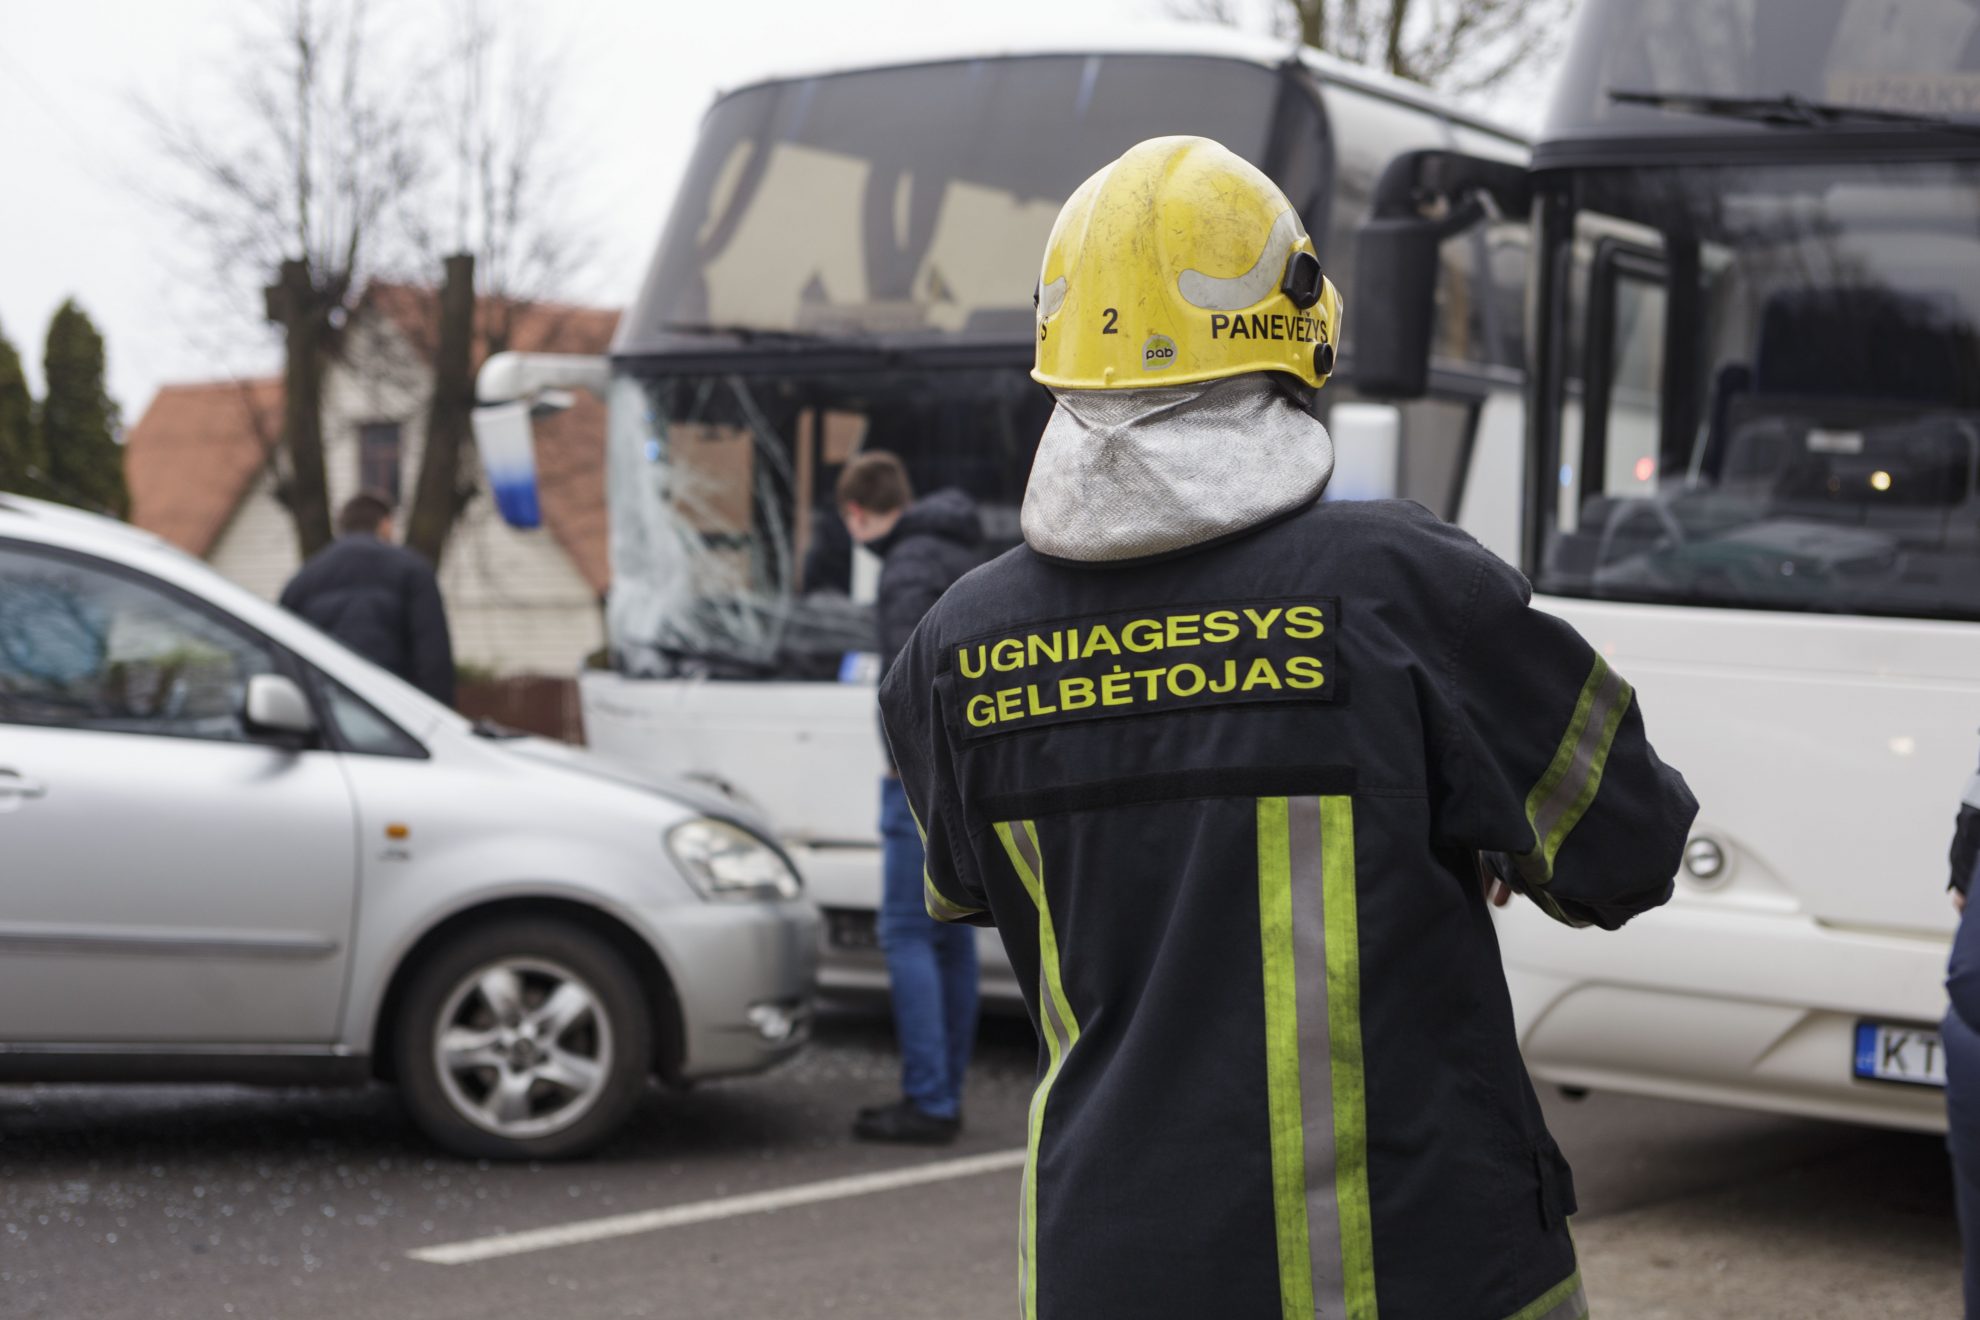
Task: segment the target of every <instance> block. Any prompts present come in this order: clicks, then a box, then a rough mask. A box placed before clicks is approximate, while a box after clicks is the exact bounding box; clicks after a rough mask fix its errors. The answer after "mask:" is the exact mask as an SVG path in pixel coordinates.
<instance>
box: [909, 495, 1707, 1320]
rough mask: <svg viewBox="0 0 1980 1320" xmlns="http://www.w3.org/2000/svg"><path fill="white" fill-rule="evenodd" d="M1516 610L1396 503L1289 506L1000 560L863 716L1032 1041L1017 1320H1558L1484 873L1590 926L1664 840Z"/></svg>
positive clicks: (947, 611) (1653, 801)
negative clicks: (874, 726) (1258, 524)
mask: <svg viewBox="0 0 1980 1320" xmlns="http://www.w3.org/2000/svg"><path fill="white" fill-rule="evenodd" d="M1528 595H1529V589H1528V587H1527V585H1526V583H1525V580H1524V579H1523V578H1521V577H1520V575H1519V574H1518V573H1516V572H1515V571H1513V570H1512V569H1510V568H1508V567H1507V566H1506V565H1505V564H1504V563H1503V562H1502V561H1500V560H1498V559H1497V558H1495V557H1494V556H1492V555H1491V554H1490V553H1488V552H1487V551H1485V550H1484V549H1483V548H1481V547H1480V546H1478V544H1477V543H1476V542H1474V541H1472V540H1471V539H1470V538H1469V537H1467V536H1465V535H1464V534H1463V533H1461V532H1458V531H1456V530H1455V529H1452V528H1450V527H1447V526H1445V525H1444V524H1442V523H1440V522H1438V521H1437V520H1436V519H1435V518H1433V517H1431V516H1430V515H1429V514H1428V513H1427V512H1426V511H1424V510H1423V509H1421V508H1420V507H1419V506H1415V505H1408V504H1401V503H1394V502H1381V503H1371V504H1347V503H1342V504H1316V505H1313V506H1311V507H1309V508H1308V509H1306V510H1304V511H1302V512H1300V513H1298V514H1297V515H1295V516H1293V517H1292V518H1290V519H1287V520H1285V521H1283V522H1280V523H1277V524H1275V525H1272V526H1270V527H1267V528H1264V529H1261V530H1258V531H1255V532H1253V533H1251V534H1249V535H1246V536H1243V537H1240V538H1238V539H1236V540H1232V541H1229V542H1226V543H1223V544H1221V545H1217V546H1212V547H1209V548H1205V549H1200V550H1198V551H1196V552H1193V553H1190V554H1187V555H1185V556H1182V557H1180V558H1175V559H1170V560H1167V561H1164V562H1159V563H1145V564H1140V565H1128V566H1120V567H1112V568H1107V569H1096V568H1091V567H1077V566H1069V565H1061V564H1054V563H1051V562H1048V561H1046V560H1044V559H1041V558H1040V557H1039V556H1037V555H1035V554H1033V553H1031V552H1030V551H1029V550H1026V549H1024V548H1022V547H1020V548H1019V549H1017V550H1014V551H1012V552H1011V553H1009V554H1007V555H1005V556H1003V557H1002V558H1000V559H998V560H997V561H995V562H994V563H991V564H989V565H986V566H985V567H983V568H981V569H979V570H977V571H976V572H974V573H972V574H970V575H969V576H968V577H966V578H964V579H963V580H962V581H961V582H959V583H958V584H957V585H956V586H955V588H954V589H952V590H951V591H950V592H949V593H948V595H947V596H945V597H944V598H943V600H942V601H941V603H940V604H939V605H937V606H936V608H935V609H934V610H933V611H932V612H931V613H930V615H929V616H928V618H927V619H926V621H925V622H924V623H923V624H922V626H921V628H920V629H919V630H918V631H917V632H916V634H915V636H914V638H913V639H912V640H911V641H910V643H909V644H908V647H907V649H906V650H905V652H903V654H902V656H901V658H900V660H899V662H898V663H897V664H896V665H895V667H894V669H893V670H892V671H891V672H890V674H889V676H888V678H887V680H886V682H885V684H884V685H883V688H882V694H881V704H882V708H883V712H884V715H885V720H886V725H887V732H888V736H889V739H890V742H891V744H892V747H893V751H894V754H895V756H896V758H897V759H898V763H899V765H900V769H901V775H902V779H903V781H904V783H905V785H906V788H907V792H908V797H909V800H910V802H911V803H912V805H913V807H914V810H915V813H916V815H917V818H918V820H919V821H920V823H921V825H922V826H923V831H924V834H925V836H926V840H927V845H928V846H927V852H928V872H927V895H928V906H929V910H930V911H931V912H933V913H934V914H935V915H936V916H938V917H940V918H943V919H945V920H962V921H971V922H975V923H979V924H982V923H991V922H994V924H996V925H997V926H998V927H999V929H1000V930H1001V932H1002V934H1003V937H1004V942H1005V947H1006V948H1007V949H1008V951H1009V953H1010V956H1011V961H1012V963H1013V965H1014V966H1015V967H1016V969H1017V971H1018V975H1019V981H1020V984H1021V985H1023V986H1024V987H1025V994H1026V1000H1027V1003H1028V1006H1029V1008H1030V1011H1031V1016H1032V1020H1033V1023H1034V1024H1035V1025H1036V1027H1037V1028H1038V1032H1039V1036H1040V1040H1041V1044H1042V1049H1041V1057H1040V1076H1039V1081H1038V1086H1037V1089H1036V1091H1035V1093H1034V1098H1033V1101H1032V1105H1031V1110H1030V1114H1029V1131H1028V1134H1027V1140H1028V1146H1029V1152H1030V1158H1029V1159H1028V1161H1027V1164H1026V1168H1025V1175H1024V1179H1023V1193H1022V1205H1021V1219H1020V1232H1019V1248H1020V1250H1019V1260H1020V1280H1021V1288H1022V1296H1023V1299H1024V1309H1023V1314H1024V1315H1026V1316H1027V1317H1046V1318H1047V1320H1069V1318H1072V1317H1082V1318H1083V1317H1096V1316H1129V1315H1132V1316H1137V1317H1171V1316H1173V1317H1200V1316H1208V1315H1219V1316H1244V1317H1251V1316H1267V1315H1272V1316H1285V1317H1294V1316H1297V1317H1300V1318H1301V1320H1307V1318H1308V1317H1315V1316H1323V1317H1330V1318H1331V1317H1340V1316H1345V1317H1350V1318H1351V1320H1372V1318H1373V1317H1376V1316H1381V1317H1395V1318H1401V1320H1409V1318H1410V1317H1422V1318H1424V1320H1430V1318H1432V1317H1434V1318H1435V1320H1506V1318H1507V1317H1517V1318H1518V1320H1543V1318H1544V1320H1576V1318H1577V1317H1580V1316H1583V1315H1585V1314H1586V1311H1587V1303H1586V1300H1585V1296H1584V1294H1583V1293H1582V1291H1581V1287H1580V1282H1579V1278H1578V1275H1577V1274H1576V1267H1575V1260H1574V1251H1573V1246H1572V1243H1571V1242H1570V1240H1569V1238H1568V1233H1567V1226H1566V1217H1567V1215H1569V1214H1570V1213H1572V1212H1573V1210H1574V1208H1575V1204H1574V1192H1573V1187H1572V1180H1571V1177H1570V1174H1569V1171H1568V1167H1567V1164H1566V1162H1565V1161H1564V1160H1563V1159H1562V1157H1561V1154H1560V1152H1559V1150H1558V1148H1557V1147H1556V1146H1555V1144H1554V1142H1553V1140H1552V1138H1551V1137H1550V1136H1549V1135H1548V1133H1547V1130H1546V1127H1545V1125H1544V1123H1543V1122H1542V1118H1541V1113H1540V1109H1539V1105H1538V1103H1537V1101H1536V1099H1535V1097H1534V1094H1533V1090H1532V1087H1531V1085H1530V1083H1529V1081H1528V1079H1527V1076H1526V1071H1525V1068H1524V1066H1523V1064H1522V1062H1521V1060H1520V1057H1519V1052H1518V1047H1517V1041H1516V1040H1515V1033H1514V1026H1513V1019H1512V1011H1511V1007H1510V1004H1509V1002H1508V997H1507V993H1506V985H1505V978H1504V975H1503V972H1502V970H1501V968H1500V963H1499V954H1498V947H1497V943H1496V940H1495V938H1494V933H1493V925H1492V918H1491V916H1490V914H1489V911H1488V909H1487V908H1486V906H1485V903H1484V900H1483V898H1482V896H1481V894H1480V890H1479V883H1478V869H1477V866H1478V863H1477V855H1478V854H1479V853H1481V852H1485V853H1495V854H1501V855H1503V857H1504V859H1506V860H1505V862H1504V865H1505V866H1506V868H1507V870H1508V873H1509V874H1511V875H1512V876H1513V878H1514V879H1515V880H1516V882H1517V883H1518V885H1519V887H1520V888H1521V889H1522V890H1523V891H1524V892H1525V893H1527V894H1528V895H1529V896H1530V897H1531V898H1532V899H1533V900H1534V901H1536V902H1537V903H1539V904H1540V905H1541V906H1542V907H1543V908H1545V909H1546V910H1547V911H1548V912H1549V913H1550V914H1552V915H1553V916H1555V917H1557V918H1559V919H1561V920H1564V921H1569V922H1572V923H1575V924H1592V925H1599V926H1603V927H1609V928H1613V927H1615V926H1618V925H1620V924H1622V923H1623V922H1624V921H1626V920H1628V919H1629V918H1630V917H1631V916H1633V915H1635V914H1636V913H1638V912H1641V911H1643V910H1644V909H1646V908H1650V907H1654V906H1655V905H1657V904H1659V903H1661V902H1663V901H1664V900H1665V899H1666V898H1668V897H1669V895H1670V892H1671V879H1672V877H1673V876H1674V875H1675V873H1676V870H1677V866H1678V862H1679V857H1680V853H1681V851H1682V847H1683V841H1684V838H1685V834H1686V831H1687V829H1688V827H1689V825H1690V822H1691V819H1692V816H1693V814H1694V813H1695V810H1696V804H1695V803H1694V801H1693V800H1692V797H1691V795H1690V793H1689V792H1688V791H1687V789H1686V788H1685V786H1684V782H1683V780H1682V779H1681V778H1680V777H1679V776H1678V775H1677V773H1676V772H1675V771H1673V770H1671V769H1669V768H1668V767H1666V766H1664V765H1663V763H1662V762H1660V761H1659V760H1658V759H1657V757H1656V754H1655V753H1654V752H1653V751H1652V750H1651V748H1650V745H1649V743H1648V742H1647V741H1646V740H1645V737H1644V731H1643V721H1642V716H1641V713H1640V711H1639V709H1638V706H1637V703H1636V701H1635V697H1634V693H1633V692H1632V690H1631V689H1630V687H1629V685H1628V683H1627V682H1625V681H1624V680H1623V678H1622V677H1621V675H1620V674H1619V673H1617V672H1616V670H1615V669H1613V668H1611V667H1610V665H1609V663H1608V662H1607V660H1606V659H1605V658H1603V657H1601V656H1598V655H1597V654H1596V653H1595V651H1594V650H1592V649H1591V648H1590V647H1589V645H1588V644H1587V643H1586V642H1585V641H1583V640H1582V638H1581V637H1580V636H1579V635H1578V634H1576V633H1575V632H1574V631H1573V629H1571V628H1570V627H1568V626H1567V625H1566V624H1564V623H1562V622H1560V621H1559V620H1556V619H1554V618H1552V617H1550V616H1547V615H1544V614H1541V613H1539V612H1537V611H1534V610H1532V609H1530V608H1529V607H1528V604H1527V599H1528ZM1590 938H1599V936H1594V935H1591V936H1590Z"/></svg>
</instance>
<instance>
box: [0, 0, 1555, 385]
mask: <svg viewBox="0 0 1980 1320" xmlns="http://www.w3.org/2000/svg"><path fill="white" fill-rule="evenodd" d="M246 2H247V3H252V2H253V0H246ZM371 3H372V7H373V12H374V14H375V15H376V16H377V18H378V20H379V23H378V24H377V25H375V26H382V24H383V23H384V22H386V21H388V20H390V19H391V18H392V16H393V15H394V14H395V12H396V13H405V12H408V11H410V12H414V13H417V12H420V11H421V9H422V8H424V9H425V12H429V13H430V12H431V7H422V6H418V5H416V4H413V3H412V0H371ZM243 8H244V0H61V3H47V2H46V0H0V32H4V34H5V35H4V37H0V180H4V181H5V185H4V188H0V331H4V332H5V334H6V336H7V337H8V338H9V339H10V340H12V341H13V343H14V345H15V347H16V348H18V349H19V350H20V351H21V356H22V358H23V359H24V361H25V363H26V365H27V368H28V372H29V377H30V380H31V382H32V384H33V388H34V389H35V390H36V392H37V393H39V391H40V388H41V351H42V346H41V341H42V336H43V334H44V333H45V331H46V328H47V324H48V318H49V316H50V315H51V314H52V313H53V312H54V310H55V308H56V306H57V305H59V304H60V302H61V301H62V299H63V298H65V297H70V296H73V297H74V298H76V299H77V301H78V302H80V303H81V304H82V306H83V307H84V308H85V309H86V310H87V311H88V312H89V313H90V315H91V316H92V317H94V318H95V320H96V322H97V325H98V328H99V329H101V330H102V331H103V333H104V335H105V337H106V339H107V341H108V352H109V367H110V387H111V393H112V394H113V395H115V396H116V398H117V399H118V401H119V402H120V403H121V404H122V405H123V409H124V416H125V420H126V422H127V423H130V422H135V421H136V420H137V418H138V417H139V415H141V414H142V412H143V410H144V407H145V405H146V404H147V403H148V402H149V401H150V398H151V395H152V392H153V391H154V390H155V389H156V388H157V386H158V385H159V384H160V383H162V382H165V381H173V380H197V379H206V378H212V377H217V376H226V375H229V374H259V373H262V372H272V371H274V370H277V369H279V354H278V353H277V351H276V348H275V343H274V340H273V338H272V335H271V334H269V333H266V332H259V331H257V330H255V329H254V328H253V327H251V326H230V327H226V331H227V332H226V333H220V332H219V330H220V328H217V327H215V326H214V325H213V324H212V323H213V321H214V320H215V315H214V310H213V309H214V305H215V304H214V300H213V299H212V298H211V296H210V293H209V291H207V290H203V289H202V288H201V287H200V284H199V273H200V271H201V270H202V260H203V254H202V251H201V249H200V248H199V246H198V244H197V243H196V242H195V241H194V240H193V239H192V238H191V237H190V236H189V235H188V234H187V233H186V232H185V230H184V226H183V224H182V222H180V221H179V220H178V219H177V218H175V217H174V216H173V215H171V214H170V213H168V212H166V211H165V210H163V209H162V208H161V207H159V206H158V205H157V204H156V203H155V202H153V201H150V200H147V197H148V195H150V194H155V193H156V191H157V190H158V189H159V188H160V187H161V186H162V185H163V183H164V179H165V176H164V175H162V173H161V167H160V165H159V163H158V161H157V160H156V159H155V152H154V151H153V149H152V146H151V141H150V138H149V135H148V133H147V130H146V128H145V126H144V124H143V123H142V122H141V120H140V119H139V117H138V115H137V113H136V111H135V110H134V109H133V105H132V102H133V99H134V98H135V97H138V96H142V97H144V98H146V99H147V100H149V101H151V102H152V103H154V104H160V105H167V106H175V107H179V108H180V109H182V110H184V111H186V112H188V113H189V114H191V115H192V116H193V117H195V118H202V117H204V112H207V111H219V110H221V109H222V108H224V106H225V105H226V87H227V83H226V77H227V67H228V58H229V55H230V53H231V52H233V51H235V50H236V49H238V45H237V42H238V34H239V33H240V31H241V29H242V24H243V19H242V10H243ZM960 9H961V7H960V6H952V5H942V4H936V3H930V0H826V2H824V3H820V0H737V2H732V3H722V2H721V0H569V2H567V3H563V4H557V5H551V4H544V3H530V2H529V0H506V2H505V0H493V3H492V5H491V12H492V13H493V15H494V16H495V18H496V19H497V21H498V22H501V21H503V20H504V19H505V17H507V16H509V15H510V14H511V11H512V10H515V11H517V12H519V13H520V15H521V20H522V21H523V22H526V23H527V25H528V28H529V29H530V30H534V31H536V32H537V33H539V34H540V35H541V36H542V38H543V40H544V41H545V42H546V44H549V45H551V46H553V47H554V48H556V49H557V50H559V51H560V52H561V57H562V59H563V63H564V68H565V69H566V71H567V74H568V76H567V78H566V80H565V82H566V86H565V91H566V93H567V95H566V97H565V99H564V102H563V105H562V107H561V109H562V115H563V124H562V128H563V135H564V136H565V137H566V138H567V139H568V140H570V141H572V142H574V143H578V144H581V146H582V150H580V151H577V152H574V153H573V155H574V156H576V157H577V158H576V159H574V160H572V161H571V162H570V165H571V166H572V169H573V173H572V179H571V185H570V186H571V191H572V198H571V202H572V205H571V208H570V210H571V212H572V214H574V215H576V216H579V217H582V218H583V219H584V220H585V222H586V223H587V224H588V225H589V226H590V227H591V228H592V229H593V230H594V231H595V233H596V237H597V241H598V245H599V249H600V250H599V256H598V260H597V261H596V262H595V263H593V267H592V269H591V271H590V272H589V274H588V275H587V276H586V278H585V279H584V281H583V283H581V284H580V285H579V286H577V287H574V288H572V289H570V290H569V291H568V292H569V296H570V297H571V298H573V299H574V300H580V301H588V302H596V303H599V304H601V305H608V306H619V305H623V304H624V303H625V302H626V301H627V300H628V299H630V298H631V296H632V294H633V293H634V291H635V289H636V286H637V283H638V280H639V276H640V273H641V268H642V266H643V264H644V262H645V259H646V256H647V254H648V250H649V248H650V247H651V245H652V243H653V242H654V240H655V238H656V237H657V236H658V233H659V227H660V223H661V220H662V217H663V215H664V213H665V209H666V202H667V198H668V195H669V193H670V192H671V190H672V187H673V184H674V181H675V179H676V178H677V177H678V175H679V173H680V170H681V169H682V167H683V166H684V164H685V162H686V157H687V153H688V151H689V149H690V147H691V145H692V142H693V135H694V131H695V127H696V125H697V123H698V121H699V119H700V117H701V113H702V111H703V110H704V109H705V108H706V106H707V104H708V102H709V100H710V99H711V98H712V97H713V96H714V95H715V93H716V92H717V90H719V89H720V88H723V87H727V86H734V85H736V84H737V83H740V82H743V81H746V80H748V78H749V77H750V76H752V75H753V74H757V73H761V72H763V71H765V70H767V69H774V68H777V67H780V66H781V67H791V66H793V65H797V64H810V63H813V62H816V61H817V60H818V59H819V57H820V56H821V54H826V53H830V54H833V55H840V54H843V55H847V56H849V57H855V58H856V56H857V52H858V51H859V50H860V49H861V48H862V47H865V48H866V49H870V50H878V49H881V48H882V47H883V46H884V44H885V43H887V42H888V41H889V40H890V39H893V38H895V37H896V36H898V37H900V38H905V39H907V40H909V41H912V40H914V39H915V38H917V37H920V38H926V37H928V36H929V35H930V29H931V28H936V27H938V25H939V30H940V31H941V32H943V33H944V34H947V33H948V32H950V31H952V30H953V29H954V25H955V22H956V18H955V15H956V14H957V13H958V12H959V10H960ZM982 9H984V10H986V11H988V12H987V13H985V14H983V15H981V16H980V17H978V18H976V19H974V20H973V22H974V24H975V26H974V27H973V28H972V29H971V30H972V31H974V32H978V33H981V34H984V35H987V36H995V35H998V34H1003V35H1010V34H1013V33H1022V32H1024V31H1027V30H1033V27H1034V25H1055V26H1054V27H1053V30H1056V25H1063V24H1064V23H1065V22H1066V21H1067V19H1068V16H1069V15H1072V16H1076V17H1077V19H1078V20H1079V22H1080V23H1081V25H1082V26H1090V25H1096V24H1098V25H1107V26H1112V25H1115V24H1131V23H1140V22H1148V21H1151V16H1153V15H1159V14H1160V13H1161V12H1162V9H1163V6H1162V0H996V2H995V3H994V4H992V5H988V6H983V7H982ZM1502 99H1503V100H1504V103H1505V104H1507V105H1508V106H1510V107H1511V108H1512V109H1513V110H1514V112H1515V113H1518V111H1519V108H1520V107H1521V106H1522V105H1530V104H1532V97H1531V96H1530V95H1528V96H1524V97H1519V98H1502ZM241 319H242V320H246V319H247V318H246V317H243V318H241Z"/></svg>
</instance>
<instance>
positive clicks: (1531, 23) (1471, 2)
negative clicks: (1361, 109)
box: [1167, 0, 1573, 95]
mask: <svg viewBox="0 0 1980 1320" xmlns="http://www.w3.org/2000/svg"><path fill="white" fill-rule="evenodd" d="M1572 5H1573V0H1262V4H1247V3H1245V0H1169V3H1168V5H1167V8H1168V10H1169V12H1170V13H1171V14H1173V15H1175V16H1176V17H1180V18H1192V19H1198V20H1203V21H1208V22H1215V23H1226V24H1229V25H1231V26H1234V27H1265V28H1267V29H1269V30H1270V31H1272V32H1274V33H1275V34H1277V35H1279V36H1283V37H1285V38H1287V39H1293V38H1297V39H1298V40H1299V41H1301V42H1302V43H1304V44H1305V45H1308V46H1312V47H1314V48H1315V49H1317V50H1322V51H1325V52H1327V53H1328V54H1330V55H1334V56H1337V57H1339V58H1341V59H1344V60H1349V61H1352V62H1353V63H1356V64H1365V65H1368V66H1369V67H1371V68H1377V69H1381V70H1383V71H1384V72H1387V73H1392V74H1394V75H1396V76H1397V77H1398V78H1408V79H1410V80H1411V81H1413V82H1420V83H1425V84H1428V85H1430V86H1432V87H1436V88H1438V89H1440V90H1442V91H1447V92H1453V93H1457V94H1460V95H1462V94H1466V93H1473V92H1482V91H1484V90H1486V89H1488V88H1490V87H1493V86H1494V85H1496V84H1498V83H1500V82H1502V81H1504V80H1505V79H1506V78H1507V77H1508V76H1509V75H1511V74H1513V73H1514V72H1516V71H1517V70H1519V69H1520V68H1522V67H1523V66H1526V65H1529V64H1530V63H1532V62H1533V61H1534V60H1536V59H1539V58H1540V57H1542V56H1544V55H1546V54H1547V53H1549V52H1550V51H1551V50H1552V49H1553V48H1554V45H1555V43H1556V42H1557V41H1558V40H1559V37H1560V34H1561V32H1562V30H1563V27H1564V26H1565V24H1564V20H1565V18H1566V16H1567V13H1568V10H1569V9H1570V8H1571V7H1572Z"/></svg>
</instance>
